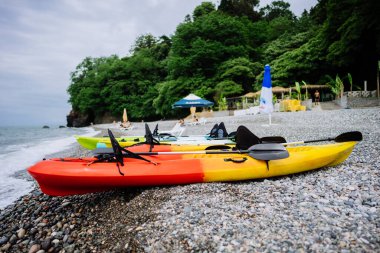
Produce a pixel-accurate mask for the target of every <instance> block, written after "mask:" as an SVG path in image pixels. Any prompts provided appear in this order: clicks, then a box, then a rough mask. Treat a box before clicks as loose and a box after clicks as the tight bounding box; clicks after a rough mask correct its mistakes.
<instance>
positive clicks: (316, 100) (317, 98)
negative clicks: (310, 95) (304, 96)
mask: <svg viewBox="0 0 380 253" xmlns="http://www.w3.org/2000/svg"><path fill="white" fill-rule="evenodd" d="M314 102H315V105H319V91H318V90H316V91H315V92H314Z"/></svg>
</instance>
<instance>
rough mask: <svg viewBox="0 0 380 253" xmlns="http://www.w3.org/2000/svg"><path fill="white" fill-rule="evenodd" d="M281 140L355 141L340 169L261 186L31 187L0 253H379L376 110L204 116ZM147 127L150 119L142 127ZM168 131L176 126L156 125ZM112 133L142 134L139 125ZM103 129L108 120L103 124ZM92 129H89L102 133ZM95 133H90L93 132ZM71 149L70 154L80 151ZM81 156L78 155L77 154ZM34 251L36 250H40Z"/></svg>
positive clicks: (9, 210)
mask: <svg viewBox="0 0 380 253" xmlns="http://www.w3.org/2000/svg"><path fill="white" fill-rule="evenodd" d="M207 120H208V121H207V123H206V124H205V125H202V126H189V127H187V128H186V131H185V133H184V134H202V133H205V132H207V131H209V130H210V129H211V127H212V125H213V124H214V123H220V121H223V122H224V123H225V125H226V128H227V131H228V132H231V131H234V130H236V128H237V126H238V125H246V126H247V127H248V128H249V129H251V131H253V132H254V133H255V134H257V135H258V136H265V135H282V136H284V137H285V138H286V139H287V141H297V140H300V139H317V138H320V137H326V136H327V137H329V136H336V135H337V134H339V133H342V132H345V131H353V130H359V131H361V132H362V133H363V135H364V140H363V142H361V143H359V144H358V145H357V147H356V148H355V149H354V151H353V153H352V154H351V156H350V157H349V158H348V159H347V160H346V161H345V162H344V163H343V164H341V165H338V166H335V167H332V168H325V169H319V170H316V171H311V172H307V173H302V174H297V175H290V176H286V177H279V178H271V179H265V180H250V181H244V182H234V183H207V184H193V185H182V186H181V185H180V186H168V187H146V188H128V189H121V190H115V191H109V192H104V193H94V194H87V195H81V196H71V197H49V196H46V195H44V194H42V193H41V192H40V191H39V190H38V189H36V190H34V191H33V192H31V193H30V194H27V195H25V196H23V197H21V198H19V200H17V201H16V202H15V203H14V204H12V205H10V206H8V207H6V208H5V209H4V210H2V211H1V214H0V223H1V227H0V252H20V251H21V252H37V251H38V250H44V252H48V251H52V252H63V250H64V252H82V251H89V252H110V251H111V252H124V251H136V252H151V251H168V252H188V251H191V250H192V251H205V250H206V251H243V252H246V251H297V250H298V251H300V252H302V251H321V252H327V251H345V250H347V251H367V252H375V251H376V249H378V248H379V247H380V229H379V224H380V217H379V214H380V197H379V196H380V182H379V180H378V178H379V176H380V172H379V171H380V170H379V169H380V162H379V160H378V157H379V156H380V153H379V151H378V147H379V146H380V109H379V108H369V109H368V108H366V109H350V110H337V111H322V112H296V113H279V114H278V113H274V114H272V123H273V124H277V125H274V126H270V127H267V126H263V125H265V124H267V123H268V117H267V116H266V115H254V116H247V117H223V118H209V119H207ZM147 123H148V124H149V126H150V128H151V129H152V130H153V128H154V126H155V124H156V123H157V122H147ZM158 123H159V129H161V130H170V129H171V128H172V127H173V126H174V124H175V123H176V121H158ZM133 124H134V125H135V129H133V130H127V131H122V130H120V131H117V132H116V131H115V135H121V134H124V133H125V134H127V135H143V132H144V127H143V125H144V124H143V123H133ZM108 125H110V124H108ZM103 127H106V126H102V125H100V126H99V125H94V126H93V128H94V129H103V130H104V128H103ZM102 134H103V133H100V135H102ZM77 146H78V150H77V151H73V152H77V154H79V156H80V154H82V155H88V154H89V153H88V152H89V151H86V150H84V149H82V148H80V147H79V145H77ZM86 152H87V153H86ZM40 253H42V251H41V252H40Z"/></svg>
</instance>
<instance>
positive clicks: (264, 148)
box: [97, 129, 289, 174]
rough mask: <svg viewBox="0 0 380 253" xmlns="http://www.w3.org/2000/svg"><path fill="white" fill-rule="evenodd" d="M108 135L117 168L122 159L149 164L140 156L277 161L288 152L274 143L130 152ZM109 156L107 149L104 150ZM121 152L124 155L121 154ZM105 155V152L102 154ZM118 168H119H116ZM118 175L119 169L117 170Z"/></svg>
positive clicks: (109, 131) (110, 134)
mask: <svg viewBox="0 0 380 253" xmlns="http://www.w3.org/2000/svg"><path fill="white" fill-rule="evenodd" d="M108 134H109V136H110V139H111V144H112V149H113V153H114V155H115V158H116V161H117V166H118V165H119V163H120V164H121V165H122V166H123V165H124V162H123V157H129V158H135V159H141V160H144V161H147V162H150V163H153V162H152V161H149V160H148V159H146V158H144V157H141V155H179V154H181V155H182V154H248V155H249V156H251V157H253V158H255V159H257V160H265V161H269V160H278V159H284V158H287V157H289V152H288V151H287V150H286V149H285V147H284V146H283V145H281V144H276V143H266V144H256V145H253V146H252V147H250V148H249V149H248V150H227V151H224V150H218V151H214V150H205V151H203V150H202V151H183V152H131V151H129V150H127V149H124V148H122V147H121V146H120V145H119V143H118V142H117V141H116V139H115V137H114V135H113V134H112V132H111V130H109V129H108ZM105 151H106V152H107V153H106V154H109V149H107V150H105ZM123 151H124V152H125V154H123ZM102 153H103V152H101V150H99V149H98V150H97V154H102ZM103 154H105V152H104V153H103ZM118 168H119V166H118ZM119 172H120V174H122V173H121V171H120V168H119Z"/></svg>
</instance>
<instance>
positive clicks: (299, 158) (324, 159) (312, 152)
mask: <svg viewBox="0 0 380 253" xmlns="http://www.w3.org/2000/svg"><path fill="white" fill-rule="evenodd" d="M356 143H357V142H344V143H334V144H327V145H314V146H298V147H287V150H288V151H289V157H288V158H286V159H281V160H273V161H268V167H269V169H268V167H267V164H266V162H265V161H259V160H256V159H253V158H251V157H249V156H248V155H247V154H244V155H243V154H241V155H238V154H234V155H231V154H224V155H221V156H222V157H225V158H234V159H239V158H244V157H247V158H248V159H247V160H246V161H245V162H243V163H233V162H225V161H224V160H222V159H220V158H219V160H218V159H207V158H211V157H215V155H191V154H189V155H185V156H182V157H183V158H185V157H186V158H187V159H191V157H194V158H195V157H196V158H200V157H203V158H206V159H202V161H201V163H202V168H203V172H204V182H216V181H238V180H248V179H255V178H268V177H275V176H283V175H290V174H295V173H300V172H305V171H309V170H314V169H318V168H322V167H329V166H336V165H338V164H340V163H342V162H343V161H344V160H346V159H347V157H348V156H349V155H350V154H351V152H352V150H353V148H354V147H355V144H356ZM218 156H219V155H218ZM217 164H219V165H220V166H217Z"/></svg>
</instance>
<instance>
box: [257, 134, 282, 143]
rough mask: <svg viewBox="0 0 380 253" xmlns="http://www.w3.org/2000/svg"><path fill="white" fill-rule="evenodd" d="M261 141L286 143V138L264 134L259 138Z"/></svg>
mask: <svg viewBox="0 0 380 253" xmlns="http://www.w3.org/2000/svg"><path fill="white" fill-rule="evenodd" d="M260 141H261V143H286V140H285V138H284V137H282V136H266V137H263V138H260Z"/></svg>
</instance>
